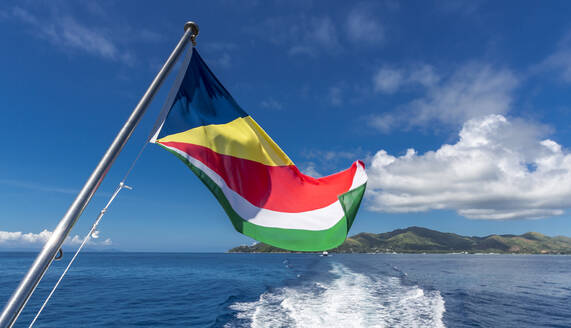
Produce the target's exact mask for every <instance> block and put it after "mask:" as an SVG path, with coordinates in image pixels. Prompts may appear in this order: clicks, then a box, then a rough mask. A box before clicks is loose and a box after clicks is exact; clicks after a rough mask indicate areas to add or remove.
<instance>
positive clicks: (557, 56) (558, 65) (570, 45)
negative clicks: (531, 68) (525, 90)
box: [535, 33, 571, 83]
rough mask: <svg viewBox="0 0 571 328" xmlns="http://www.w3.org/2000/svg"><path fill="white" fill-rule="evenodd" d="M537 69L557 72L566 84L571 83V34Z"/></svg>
mask: <svg viewBox="0 0 571 328" xmlns="http://www.w3.org/2000/svg"><path fill="white" fill-rule="evenodd" d="M535 69H536V70H539V71H549V72H555V73H556V75H557V76H558V77H559V78H561V80H563V81H564V82H568V83H569V82H571V33H569V34H568V35H567V36H565V37H564V38H563V39H562V40H561V41H560V42H559V45H558V47H557V50H556V51H555V52H554V53H553V54H551V55H550V56H548V57H547V58H546V59H545V60H544V61H543V62H542V63H541V64H540V65H539V66H538V67H536V68H535Z"/></svg>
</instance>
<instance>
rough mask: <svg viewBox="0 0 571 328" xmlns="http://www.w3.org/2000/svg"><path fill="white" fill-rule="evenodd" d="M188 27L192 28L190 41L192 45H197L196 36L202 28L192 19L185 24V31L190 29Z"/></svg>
mask: <svg viewBox="0 0 571 328" xmlns="http://www.w3.org/2000/svg"><path fill="white" fill-rule="evenodd" d="M188 29H191V30H190V33H191V34H190V41H192V46H193V47H196V37H197V36H198V32H199V31H200V29H199V28H198V24H196V23H195V22H192V21H188V22H186V23H185V24H184V31H185V32H186V31H188Z"/></svg>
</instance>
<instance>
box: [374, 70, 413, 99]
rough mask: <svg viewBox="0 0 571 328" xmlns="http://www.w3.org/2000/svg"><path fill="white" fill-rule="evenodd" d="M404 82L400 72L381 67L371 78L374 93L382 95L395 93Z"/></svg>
mask: <svg viewBox="0 0 571 328" xmlns="http://www.w3.org/2000/svg"><path fill="white" fill-rule="evenodd" d="M404 82H405V77H404V74H403V72H402V71H401V70H398V69H393V68H388V67H383V68H381V69H379V70H378V71H377V73H376V74H375V76H373V84H374V89H375V91H378V92H383V93H389V94H390V93H395V92H396V91H397V90H398V89H399V88H400V87H401V85H402V84H403V83H404Z"/></svg>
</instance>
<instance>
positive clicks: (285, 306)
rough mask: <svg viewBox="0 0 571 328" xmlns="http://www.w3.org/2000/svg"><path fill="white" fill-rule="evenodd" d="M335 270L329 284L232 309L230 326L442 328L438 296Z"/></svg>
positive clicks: (272, 294) (285, 290)
mask: <svg viewBox="0 0 571 328" xmlns="http://www.w3.org/2000/svg"><path fill="white" fill-rule="evenodd" d="M332 265H333V268H332V269H331V271H330V273H332V274H333V276H334V277H335V278H334V279H332V280H331V281H330V282H307V283H305V284H302V285H300V286H297V287H282V288H277V289H274V290H270V291H267V292H265V293H263V294H261V295H260V297H259V299H258V300H257V301H253V302H236V303H234V304H232V305H230V309H232V310H234V311H236V318H235V319H236V320H235V321H233V322H232V323H228V324H226V327H241V326H251V327H329V328H331V327H444V323H443V321H442V317H443V314H444V311H445V307H444V300H443V298H442V296H441V295H440V292H439V291H436V290H435V291H424V290H423V289H421V288H419V287H418V286H407V285H404V284H403V283H402V282H401V279H400V278H398V277H391V276H380V277H370V276H367V275H364V274H361V273H356V272H353V271H352V270H350V269H349V268H347V267H346V266H344V265H342V264H339V263H333V264H332Z"/></svg>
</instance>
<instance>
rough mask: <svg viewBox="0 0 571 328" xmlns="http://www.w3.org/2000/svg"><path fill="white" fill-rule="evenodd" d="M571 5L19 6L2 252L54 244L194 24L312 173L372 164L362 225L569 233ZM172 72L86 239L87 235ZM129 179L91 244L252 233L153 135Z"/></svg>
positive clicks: (232, 82)
mask: <svg viewBox="0 0 571 328" xmlns="http://www.w3.org/2000/svg"><path fill="white" fill-rule="evenodd" d="M570 14H571V4H569V3H568V2H563V1H562V2H555V1H553V2H550V3H549V6H545V5H544V4H540V3H538V2H526V1H524V2H522V1H517V2H516V1H504V2H495V1H490V2H486V1H466V2H462V1H449V2H448V1H422V2H421V1H419V2H404V3H400V2H393V1H384V2H382V1H374V2H347V1H344V2H341V1H339V2H313V1H299V2H297V1H241V2H231V1H209V2H189V1H169V2H164V3H159V2H146V1H121V2H112V1H101V2H94V1H17V2H16V1H14V2H12V1H7V2H3V3H2V5H0V27H1V28H0V40H2V52H1V54H0V56H1V58H2V60H1V61H0V71H1V72H2V74H1V78H0V89H1V90H2V93H1V94H2V97H0V108H1V111H2V119H1V120H0V127H1V128H2V132H3V135H4V136H5V140H6V141H7V142H5V143H4V145H3V151H2V155H1V156H0V158H1V160H0V172H1V173H0V206H1V212H0V213H1V214H0V248H2V249H14V248H26V247H38V245H40V244H41V241H42V240H44V239H45V237H46V235H47V234H49V231H51V230H53V228H54V227H55V226H56V225H57V222H58V221H59V219H60V218H61V216H62V215H63V214H64V212H65V210H66V209H67V207H68V206H69V205H70V204H71V202H72V200H73V199H74V197H75V193H76V192H77V191H78V190H79V189H80V188H81V186H82V185H83V183H84V182H85V180H86V179H87V177H88V175H89V174H90V172H91V170H92V169H93V168H94V166H95V165H96V163H97V161H98V160H99V159H100V157H101V156H102V154H103V153H104V151H105V149H106V148H107V146H108V145H109V143H110V142H111V141H112V139H113V138H114V136H115V134H116V133H117V131H118V130H119V128H120V127H121V125H122V124H123V122H124V121H125V119H126V118H127V116H128V115H129V113H130V111H131V110H132V108H133V107H134V105H135V104H136V102H137V101H138V99H139V98H140V96H141V95H142V94H143V92H144V90H145V89H146V88H147V86H148V84H149V83H150V81H151V80H152V78H153V77H154V75H155V74H156V72H157V71H158V68H159V67H160V65H161V64H162V62H163V61H164V60H165V59H166V57H167V56H168V54H169V53H170V51H171V50H172V48H173V47H174V45H175V44H176V42H177V41H178V39H179V38H180V36H181V35H182V26H183V24H184V22H185V21H187V20H194V21H196V22H198V24H199V25H200V28H201V30H200V36H199V37H198V49H199V51H200V52H201V54H202V56H203V58H204V59H205V61H206V62H207V64H208V65H209V66H210V67H211V68H212V70H213V71H214V72H215V74H217V76H218V77H219V79H220V80H221V81H222V83H223V84H224V85H225V86H226V87H227V89H228V90H229V91H230V93H232V94H233V96H234V97H235V98H236V100H237V101H238V102H239V103H240V104H241V106H242V107H243V108H244V109H245V110H246V111H247V112H249V113H250V114H251V115H252V116H253V117H254V118H255V119H256V120H257V121H258V123H260V125H261V126H263V127H264V128H265V130H266V131H267V132H268V133H269V134H270V135H271V136H272V137H273V138H274V140H276V141H277V143H278V144H279V145H280V146H281V147H282V148H283V149H284V150H285V151H286V153H288V155H289V156H290V157H291V158H292V159H293V161H294V162H295V163H296V164H297V165H298V166H299V167H300V168H302V170H304V171H305V172H306V173H310V174H314V175H328V174H331V173H334V172H336V171H338V170H341V169H343V168H346V167H348V166H349V165H350V164H351V163H352V162H353V161H354V160H356V159H362V160H364V161H365V162H366V164H367V165H368V174H369V179H370V180H369V185H368V191H367V195H366V199H365V201H364V203H363V205H362V208H361V210H360V213H359V215H358V217H357V221H356V223H355V224H354V226H353V228H352V231H351V233H352V234H353V233H358V232H362V231H368V232H384V231H389V230H392V229H395V228H403V227H407V226H411V225H419V226H424V227H428V228H433V229H439V230H442V231H450V232H456V233H460V234H467V235H487V234H492V233H516V234H519V233H523V232H526V231H539V232H542V233H545V234H548V235H558V234H563V235H567V236H571V224H570V223H571V222H570V218H569V211H568V209H569V208H570V207H571V155H569V150H568V147H569V145H571V129H570V127H571V126H570V122H571V107H570V106H569V104H570V102H571V96H570V95H569V88H570V86H571V23H569V20H568V17H569V15H570ZM171 82H172V76H171V78H169V79H168V80H167V81H166V83H165V86H164V87H163V89H161V91H160V92H159V94H158V95H157V96H156V98H155V100H154V102H153V104H152V105H151V107H150V108H149V110H148V112H147V114H146V116H145V118H144V119H143V122H142V123H141V125H140V127H139V128H138V129H137V131H136V132H135V134H134V135H133V137H132V139H131V141H130V142H129V144H128V145H127V147H126V149H125V151H124V152H123V154H122V155H121V156H120V158H119V159H118V161H117V162H116V164H115V166H114V167H113V168H112V170H111V171H110V172H109V175H108V177H107V178H106V180H105V182H104V183H103V184H102V186H101V188H100V190H99V192H98V194H97V195H96V196H95V197H94V199H93V201H92V203H91V204H90V205H89V206H88V208H87V209H86V211H85V213H84V215H83V216H82V218H81V219H80V221H79V222H78V224H77V225H76V227H75V228H74V230H73V232H72V235H74V236H75V235H79V236H83V235H84V234H85V233H86V232H87V231H88V229H89V227H90V226H91V224H92V222H93V220H94V218H95V216H96V214H97V213H98V211H99V210H100V209H101V207H102V206H104V204H105V202H106V200H107V198H108V197H109V196H110V194H111V193H112V191H113V189H114V187H115V186H116V184H117V183H118V182H119V181H120V179H121V177H122V175H123V174H124V173H125V171H126V169H127V168H128V166H129V165H130V163H131V161H132V160H133V159H134V157H135V156H136V154H137V152H138V150H139V149H140V147H141V145H142V144H143V143H144V141H145V139H146V137H147V135H148V133H149V132H150V129H151V127H152V124H153V122H154V120H155V118H156V116H157V114H158V111H159V109H160V106H161V105H162V103H163V101H164V99H165V96H166V92H167V91H168V88H169V85H170V83H171ZM128 184H129V185H131V186H132V187H133V188H134V189H133V190H132V191H123V192H122V193H121V194H120V195H119V197H118V200H117V201H116V202H115V203H113V205H112V207H111V209H110V211H109V212H108V214H107V215H106V216H105V218H104V219H103V222H102V224H101V226H100V228H101V229H100V230H101V232H100V238H98V239H97V240H96V241H95V245H92V247H100V248H107V249H121V250H158V251H224V250H226V249H228V248H230V247H233V246H236V245H240V244H250V243H252V242H253V241H252V240H251V239H249V238H247V237H244V236H242V235H240V234H238V233H237V232H235V231H234V230H233V228H232V226H231V224H230V222H229V220H228V219H227V218H226V217H225V215H224V213H223V211H222V209H221V207H220V206H219V205H218V203H217V202H216V200H215V199H214V198H213V197H212V196H211V195H210V193H209V192H208V191H207V189H206V188H205V187H204V186H203V185H202V184H201V183H200V181H199V180H198V179H197V178H196V177H195V176H193V174H192V173H191V172H190V171H189V170H188V169H187V168H186V167H185V166H184V165H183V164H181V163H180V162H179V161H178V160H176V159H175V158H174V157H173V156H172V155H170V154H168V153H167V152H165V151H163V150H160V149H158V147H156V146H154V145H150V146H149V147H147V149H146V150H145V152H144V154H143V156H142V158H141V159H140V161H139V162H138V164H137V166H136V167H135V170H134V172H133V173H132V175H131V176H130V178H129V180H128ZM44 230H47V232H43V233H42V231H44ZM68 245H70V246H74V245H77V239H76V240H75V241H74V240H70V241H69V242H68Z"/></svg>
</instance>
